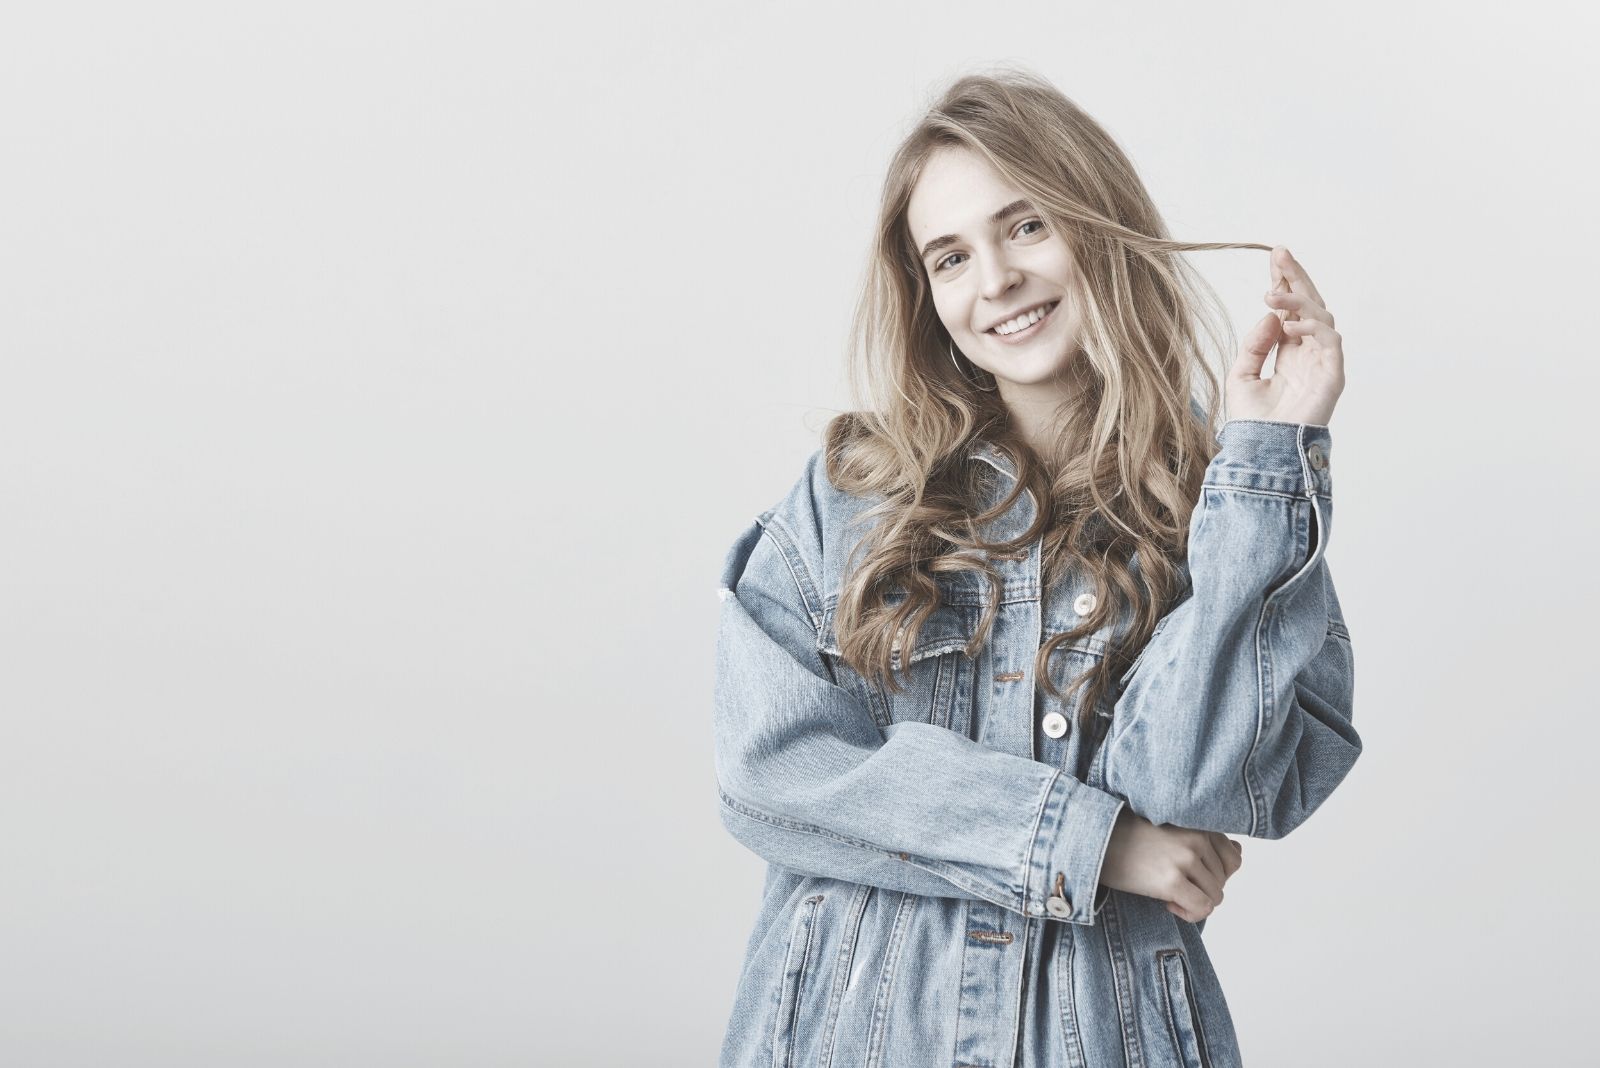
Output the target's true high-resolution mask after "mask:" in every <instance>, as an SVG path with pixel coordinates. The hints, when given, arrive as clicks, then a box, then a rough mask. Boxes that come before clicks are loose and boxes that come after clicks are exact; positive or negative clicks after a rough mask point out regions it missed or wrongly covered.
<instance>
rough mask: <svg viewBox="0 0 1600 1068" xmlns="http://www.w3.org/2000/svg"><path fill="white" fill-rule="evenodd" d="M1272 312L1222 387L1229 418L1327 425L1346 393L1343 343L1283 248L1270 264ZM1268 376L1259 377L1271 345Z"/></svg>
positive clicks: (1248, 337) (1248, 338)
mask: <svg viewBox="0 0 1600 1068" xmlns="http://www.w3.org/2000/svg"><path fill="white" fill-rule="evenodd" d="M1268 269H1269V271H1270V272H1271V279H1272V289H1271V291H1270V292H1268V293H1267V295H1266V296H1265V298H1263V299H1265V300H1266V302H1267V305H1268V306H1269V307H1270V308H1272V309H1273V310H1272V311H1270V312H1268V313H1267V315H1266V317H1265V318H1263V319H1262V320H1261V321H1260V322H1258V323H1256V324H1255V325H1254V326H1253V327H1251V328H1250V330H1249V332H1248V333H1246V334H1245V336H1244V339H1243V341H1241V343H1240V345H1239V355H1238V357H1237V358H1236V359H1235V360H1234V361H1233V366H1232V367H1231V368H1229V370H1228V377H1227V380H1226V382H1225V383H1224V392H1225V394H1226V399H1227V411H1228V418H1229V419H1267V420H1272V421H1275V422H1280V423H1312V424H1316V425H1319V426H1326V425H1327V423H1328V420H1329V419H1330V418H1331V417H1332V416H1333V405H1334V402H1335V401H1337V400H1338V399H1339V394H1340V393H1341V392H1343V391H1344V348H1343V339H1342V338H1340V336H1339V332H1338V331H1337V330H1335V329H1334V328H1333V315H1332V313H1331V312H1329V311H1328V309H1327V308H1325V307H1324V306H1323V303H1322V295H1321V294H1320V293H1318V292H1317V287H1316V286H1314V285H1312V284H1311V276H1310V275H1308V274H1306V271H1305V268H1304V267H1301V266H1300V262H1299V261H1298V260H1296V259H1295V258H1294V257H1293V256H1291V255H1290V254H1289V250H1288V249H1287V248H1285V247H1284V246H1282V245H1279V246H1278V247H1276V248H1274V249H1273V250H1272V256H1271V258H1270V260H1269V261H1268ZM1273 345H1277V346H1278V358H1277V362H1275V363H1274V364H1273V365H1272V377H1271V378H1262V377H1261V368H1262V367H1263V366H1265V365H1266V362H1267V355H1268V354H1269V353H1270V352H1271V351H1272V346H1273Z"/></svg>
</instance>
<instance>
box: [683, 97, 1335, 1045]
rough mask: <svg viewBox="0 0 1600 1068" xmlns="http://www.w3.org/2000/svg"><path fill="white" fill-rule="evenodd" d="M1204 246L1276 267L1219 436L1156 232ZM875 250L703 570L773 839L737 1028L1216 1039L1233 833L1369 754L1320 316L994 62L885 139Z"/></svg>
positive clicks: (904, 1041)
mask: <svg viewBox="0 0 1600 1068" xmlns="http://www.w3.org/2000/svg"><path fill="white" fill-rule="evenodd" d="M1210 248H1252V249H1262V250H1267V251H1270V253H1271V256H1270V276H1269V277H1270V279H1271V281H1272V291H1271V292H1268V293H1267V295H1266V297H1265V302H1266V304H1267V305H1268V307H1269V308H1270V309H1271V310H1270V311H1269V312H1268V313H1267V314H1266V315H1264V316H1263V317H1262V319H1261V320H1260V321H1259V322H1257V323H1256V324H1255V325H1254V326H1252V327H1251V328H1250V329H1249V331H1248V332H1247V333H1246V335H1245V336H1244V337H1243V339H1242V343H1241V345H1240V348H1239V354H1238V356H1237V358H1236V359H1235V360H1234V361H1233V364H1232V366H1231V368H1230V369H1229V371H1228V374H1227V375H1226V379H1225V393H1226V406H1227V413H1228V420H1227V422H1226V423H1225V424H1224V425H1223V426H1222V427H1221V429H1220V430H1219V431H1217V432H1216V433H1215V434H1214V433H1213V432H1212V430H1211V427H1212V426H1213V425H1214V422H1215V418H1216V413H1215V406H1216V401H1215V397H1216V391H1217V384H1216V379H1215V376H1214V375H1213V374H1212V372H1211V371H1210V370H1209V369H1208V368H1207V366H1206V364H1205V362H1204V360H1203V357H1202V347H1201V345H1200V344H1199V340H1198V338H1197V322H1199V323H1202V324H1203V318H1202V317H1201V316H1199V315H1198V314H1197V312H1198V309H1199V307H1200V303H1201V302H1200V300H1199V299H1198V296H1197V294H1199V293H1200V292H1201V287H1200V286H1199V285H1198V284H1196V283H1195V282H1193V281H1192V280H1191V279H1190V275H1189V273H1188V269H1187V268H1186V266H1185V265H1184V264H1183V263H1182V262H1181V261H1180V260H1179V258H1178V256H1177V253H1179V252H1182V251H1188V250H1195V249H1210ZM871 266H872V270H871V275H870V279H869V285H868V288H867V291H866V293H865V295H864V297H863V300H862V303H861V305H860V307H859V310H858V315H857V325H858V330H857V333H856V343H855V344H854V345H853V355H854V357H855V362H854V363H853V367H854V368H855V369H856V370H857V371H858V372H864V375H857V377H856V378H855V381H856V383H857V384H858V385H859V384H860V383H861V382H862V381H863V379H864V380H865V381H867V382H868V383H869V386H870V388H869V389H868V391H867V392H868V395H869V403H868V404H866V405H865V406H864V407H863V409H862V410H860V411H855V412H847V413H844V414H842V415H840V416H838V417H836V418H835V419H834V420H833V421H832V422H831V423H830V425H829V427H828V430H827V434H826V444H825V445H824V447H823V448H821V449H819V450H818V451H817V452H816V453H814V454H813V455H812V456H811V458H810V460H809V461H808V463H807V465H806V468H805V470H804V472H803V473H802V475H801V477H800V478H799V480H798V481H797V482H796V483H795V485H794V487H793V488H792V489H791V490H790V491H789V493H788V494H786V495H785V496H784V497H783V499H782V500H781V501H779V502H778V503H777V504H776V505H775V506H773V507H772V508H770V509H767V510H766V511H764V512H762V513H761V514H760V515H759V516H758V517H757V518H756V520H755V521H754V522H753V523H752V524H750V526H749V527H748V528H747V529H746V530H745V531H744V532H743V533H742V534H741V535H740V536H739V537H738V538H737V539H736V541H735V543H734V544H733V546H732V548H731V549H730V550H729V552H728V554H727V559H726V563H725V565H724V569H723V574H722V577H721V585H720V595H721V597H722V606H721V622H720V630H719V636H718V642H717V649H718V657H717V683H716V708H715V730H714V738H715V743H716V749H715V757H716V761H715V762H716V774H717V780H718V787H719V794H720V796H721V802H722V804H721V813H722V819H723V822H724V824H725V825H726V826H727V828H728V830H729V831H730V832H731V833H732V834H733V835H734V836H735V837H736V838H738V839H739V840H740V841H741V842H743V843H744V844H745V845H747V846H748V847H749V848H750V849H752V850H754V851H755V852H756V853H757V854H759V855H760V856H762V857H763V858H765V859H766V860H767V861H768V862H769V866H768V869H767V879H766V885H765V890H764V897H763V900H762V905H761V909H760V913H759V915H758V918H757V921H756V925H755V930H754V931H753V933H752V935H751V938H750V941H749V944H748V947H747V950H746V959H745V963H744V968H743V971H742V973H741V976H740V980H739V987H738V992H737V996H736V1003H735V1006H734V1010H733V1013H732V1017H731V1019H730V1021H729V1024H728V1029H727V1034H726V1038H725V1041H724V1044H723V1050H722V1064H724V1065H729V1066H731V1065H755V1064H760V1065H774V1066H778V1068H784V1066H790V1065H807V1066H810V1065H818V1066H826V1065H840V1066H843V1065H850V1066H859V1065H901V1066H906V1068H912V1066H915V1068H929V1066H935V1065H939V1066H983V1068H992V1066H999V1065H1007V1066H1010V1065H1026V1066H1036V1065H1037V1066H1045V1065H1049V1066H1055V1065H1062V1066H1066V1065H1073V1066H1087V1068H1097V1066H1111V1065H1125V1064H1132V1065H1139V1064H1142V1065H1146V1066H1159V1065H1187V1066H1210V1068H1220V1066H1223V1065H1233V1064H1238V1063H1239V1061H1240V1054H1239V1049H1238V1044H1237V1040H1236V1037H1235V1033H1234V1029H1233V1025H1232V1022H1231V1019H1230V1016H1229V1011H1228V1007H1227V1004H1226V1002H1225V1000H1224V998H1223V994H1222V990H1221V988H1220V986H1219V985H1218V980H1217V976H1216V974H1215V972H1214V971H1213V969H1212V966H1211V962H1210V960H1209V958H1208V956H1207V953H1206V949H1205V944H1204V943H1203V942H1202V940H1201V932H1202V930H1203V929H1204V925H1205V918H1206V917H1207V916H1208V915H1210V913H1211V911H1212V910H1213V909H1214V908H1216V906H1217V905H1219V904H1221V902H1222V900H1223V884H1224V883H1225V882H1226V881H1227V879H1228V878H1229V877H1230V876H1232V875H1233V873H1234V872H1236V871H1237V870H1238V868H1239V864H1240V857H1241V850H1240V846H1239V843H1238V842H1237V841H1236V840H1234V839H1231V838H1229V837H1227V835H1228V834H1237V835H1247V836H1254V837H1260V838H1277V837H1280V836H1282V835H1284V834H1287V833H1288V832H1289V831H1290V830H1292V829H1293V828H1295V827H1297V826H1298V825H1299V824H1301V823H1302V822H1304V820H1305V819H1306V818H1307V817H1308V816H1310V814H1311V813H1312V812H1313V811H1314V810H1315V809H1316V808H1317V807H1318V806H1319V805H1321V804H1322V802H1323V801H1324V800H1326V799H1327V797H1328V795H1329V794H1330V793H1331V792H1332V791H1333V789H1334V787H1335V786H1337V785H1338V783H1339V782H1340V781H1341V780H1342V779H1343V778H1344V777H1345V775H1346V773H1347V772H1348V771H1349V770H1350V768H1351V766H1352V765H1353V764H1354V762H1355V759H1356V757H1357V756H1358V755H1359V753H1360V751H1361V741H1360V738H1359V736H1358V735H1357V734H1356V732H1355V730H1354V728H1353V727H1352V726H1351V703H1352V692H1353V686H1354V675H1353V668H1354V664H1353V660H1352V654H1351V647H1350V636H1349V632H1348V630H1347V629H1346V628H1345V625H1344V619H1343V616H1342V614H1341V611H1340V606H1339V601H1338V598H1337V596H1336V595H1335V592H1334V587H1333V581H1332V577H1331V575H1330V572H1329V570H1328V565H1327V562H1326V560H1325V559H1324V553H1325V551H1326V548H1327V543H1328V536H1329V531H1330V522H1331V519H1332V497H1331V490H1332V483H1331V481H1330V476H1329V468H1328V462H1329V452H1330V436H1329V430H1328V426H1327V424H1328V420H1329V417H1330V416H1331V415H1332V412H1333V406H1334V402H1335V400H1336V399H1337V397H1338V396H1339V394H1340V392H1341V390H1342V389H1343V386H1344V374H1343V355H1342V351H1341V347H1340V337H1339V334H1338V333H1337V332H1335V330H1334V328H1333V316H1332V315H1331V314H1330V313H1329V312H1328V310H1327V308H1326V307H1325V305H1324V302H1323V300H1322V298H1321V297H1320V295H1319V294H1318V293H1317V290H1316V287H1315V286H1314V285H1313V284H1312V282H1311V279H1310V278H1309V277H1308V276H1307V274H1306V272H1305V270H1304V268H1303V267H1301V265H1300V264H1299V263H1298V262H1297V261H1296V260H1295V259H1294V258H1293V257H1292V256H1291V255H1290V254H1289V251H1288V250H1287V249H1286V248H1282V247H1278V248H1270V249H1269V247H1268V246H1265V245H1258V244H1188V243H1181V242H1175V241H1172V240H1169V239H1168V237H1167V233H1166V228H1165V226H1164V224H1163V223H1162V221H1161V219H1160V217H1159V215H1158V213H1157V212H1156V209H1155V207H1154V206H1153V205H1152V204H1151V202H1150V198H1149V196H1148V194H1147V193H1146V192H1145V190H1144V188H1143V186H1142V185H1141V183H1140V182H1139V179H1138V178H1137V176H1136V175H1135V173H1134V170H1133V168H1132V166H1131V165H1130V164H1129V162H1128V160H1127V159H1126V157H1125V156H1124V155H1123V153H1122V152H1121V151H1120V150H1119V149H1118V148H1117V146H1116V145H1115V143H1114V142H1113V141H1112V140H1111V138H1110V137H1109V136H1108V135H1107V134H1106V133H1105V131H1103V130H1102V129H1101V128H1100V127H1099V126H1098V125H1096V124H1095V123H1094V121H1093V120H1092V119H1090V118H1089V117H1088V116H1087V115H1085V114H1084V113H1083V112H1082V111H1081V110H1080V109H1079V108H1078V107H1076V106H1075V105H1074V104H1073V103H1072V102H1071V101H1069V100H1068V99H1066V98H1065V97H1063V96H1062V95H1061V94H1060V93H1059V92H1058V91H1057V90H1055V89H1054V88H1053V87H1052V86H1050V85H1049V84H1048V83H1047V82H1044V81H1042V80H1040V79H1037V78H1036V77H1034V76H1032V75H1030V74H1027V73H1018V72H1011V71H1002V72H1001V73H1000V74H998V75H995V76H968V77H964V78H961V79H960V80H958V81H957V82H956V83H955V84H954V85H953V86H952V87H951V88H950V89H949V90H948V91H947V92H946V93H945V94H944V96H943V98H942V99H940V100H939V101H938V102H937V103H936V104H935V105H934V107H933V108H932V109H931V110H930V111H929V113H928V114H927V115H926V116H925V117H924V118H923V120H922V121H921V123H920V124H919V125H918V126H917V127H916V128H915V129H914V130H913V131H912V133H911V134H910V135H909V136H908V137H907V138H906V140H905V141H904V143H903V144H902V145H901V146H900V148H899V150H898V151H897V152H896V154H895V156H894V159H893V161H892V163H891V166H890V169H889V174H888V178H887V181H886V184H885V189H884V194H883V202H882V213H881V223H880V226H879V229H878V233H877V237H876V244H875V248H874V252H873V258H872V265H871ZM1274 346H1276V348H1277V357H1276V362H1275V364H1274V372H1273V374H1272V375H1271V377H1268V378H1262V377H1261V371H1262V369H1263V366H1264V364H1265V361H1266V359H1267V356H1268V355H1269V353H1271V352H1272V350H1273V348H1274ZM1196 387H1202V392H1203V394H1204V395H1205V396H1206V397H1207V398H1209V399H1208V400H1207V401H1206V402H1205V403H1203V404H1202V403H1199V402H1196V401H1195V400H1192V399H1191V398H1192V397H1193V395H1194V393H1195V391H1196Z"/></svg>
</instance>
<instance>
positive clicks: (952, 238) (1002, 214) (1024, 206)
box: [922, 198, 1033, 259]
mask: <svg viewBox="0 0 1600 1068" xmlns="http://www.w3.org/2000/svg"><path fill="white" fill-rule="evenodd" d="M1032 210H1033V204H1032V203H1031V202H1029V201H1028V199H1027V198H1023V199H1022V200H1013V201H1012V202H1011V203H1009V204H1007V205H1006V206H1005V207H1003V208H1001V209H1000V210H999V211H997V212H995V213H994V214H993V215H991V216H989V222H990V223H997V222H1000V221H1001V220H1003V219H1008V218H1010V217H1011V216H1013V215H1016V214H1018V213H1019V212H1024V211H1032ZM959 240H961V239H960V238H959V237H957V236H956V235H955V234H945V235H944V236H943V237H936V238H934V239H933V240H932V241H929V242H928V243H927V244H926V245H923V246H922V258H923V259H927V258H928V256H929V255H930V254H931V253H934V252H938V251H939V250H940V249H942V248H944V247H945V246H946V245H953V244H955V243H956V242H957V241H959Z"/></svg>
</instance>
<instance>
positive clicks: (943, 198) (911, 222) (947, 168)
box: [906, 147, 1022, 247]
mask: <svg viewBox="0 0 1600 1068" xmlns="http://www.w3.org/2000/svg"><path fill="white" fill-rule="evenodd" d="M1021 196H1022V194H1021V193H1020V192H1019V191H1018V190H1017V189H1016V187H1014V186H1012V185H1011V184H1010V183H1009V182H1007V181H1006V180H1005V179H1004V178H1003V177H1001V175H1000V173H999V172H998V171H996V170H995V169H994V168H993V167H991V166H989V164H988V162H987V161H986V160H984V159H982V158H980V157H979V156H977V155H976V154H975V153H973V152H970V151H968V150H967V149H964V148H951V147H946V148H940V149H938V150H937V151H935V152H934V153H933V154H932V155H931V156H929V157H928V161H927V163H925V164H924V165H923V168H922V174H921V175H919V176H918V178H917V183H916V185H914V186H913V187H912V189H911V198H910V200H909V201H908V202H907V204H906V226H907V227H908V228H909V229H910V231H911V238H912V240H913V241H915V242H916V243H917V246H918V247H921V246H922V245H923V243H925V242H927V241H929V240H930V239H932V238H935V237H940V236H943V235H944V234H947V233H951V234H967V233H976V232H977V231H979V230H980V229H982V228H983V226H984V225H985V224H984V220H985V219H987V218H988V216H989V213H990V212H992V211H994V210H995V209H996V208H999V207H1001V206H1003V205H1006V204H1009V203H1011V202H1012V201H1013V200H1016V199H1018V198H1019V197H1021Z"/></svg>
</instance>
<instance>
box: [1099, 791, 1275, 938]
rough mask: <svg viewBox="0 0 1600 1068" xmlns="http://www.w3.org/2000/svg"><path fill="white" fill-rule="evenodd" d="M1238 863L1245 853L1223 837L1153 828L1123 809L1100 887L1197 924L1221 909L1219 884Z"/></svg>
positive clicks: (1102, 867)
mask: <svg viewBox="0 0 1600 1068" xmlns="http://www.w3.org/2000/svg"><path fill="white" fill-rule="evenodd" d="M1242 863H1244V849H1243V847H1242V846H1240V845H1239V843H1238V842H1236V841H1234V840H1233V839H1232V838H1229V837H1228V836H1227V835H1225V834H1219V833H1217V832H1216V831H1191V830H1189V829H1188V828H1186V827H1174V826H1172V825H1170V824H1161V825H1157V824H1154V823H1151V822H1150V821H1149V820H1147V819H1145V818H1144V817H1143V816H1141V815H1139V814H1138V813H1137V812H1135V811H1133V809H1131V808H1129V807H1128V806H1127V805H1123V806H1122V811H1121V812H1118V813H1117V821H1116V823H1115V824H1114V825H1113V827H1112V829H1111V841H1110V842H1109V843H1108V844H1107V845H1106V855H1105V858H1104V859H1103V860H1102V861H1101V863H1100V881H1101V882H1102V883H1104V884H1105V885H1107V886H1109V887H1111V888H1112V889H1113V890H1126V891H1127V892H1129V893H1132V894H1140V895H1143V896H1144V897H1153V898H1156V899H1158V900H1161V901H1165V902H1166V903H1167V911H1168V912H1170V913H1172V914H1173V915H1175V916H1177V917H1178V918H1180V919H1184V920H1188V921H1189V922H1190V923H1195V922H1197V921H1199V920H1203V919H1205V918H1206V917H1207V916H1209V915H1211V912H1212V910H1213V909H1215V908H1216V907H1217V906H1218V905H1220V904H1222V884H1223V883H1225V882H1226V881H1227V880H1228V877H1229V876H1231V875H1232V874H1233V873H1234V872H1236V871H1238V870H1239V865H1240V864H1242Z"/></svg>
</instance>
